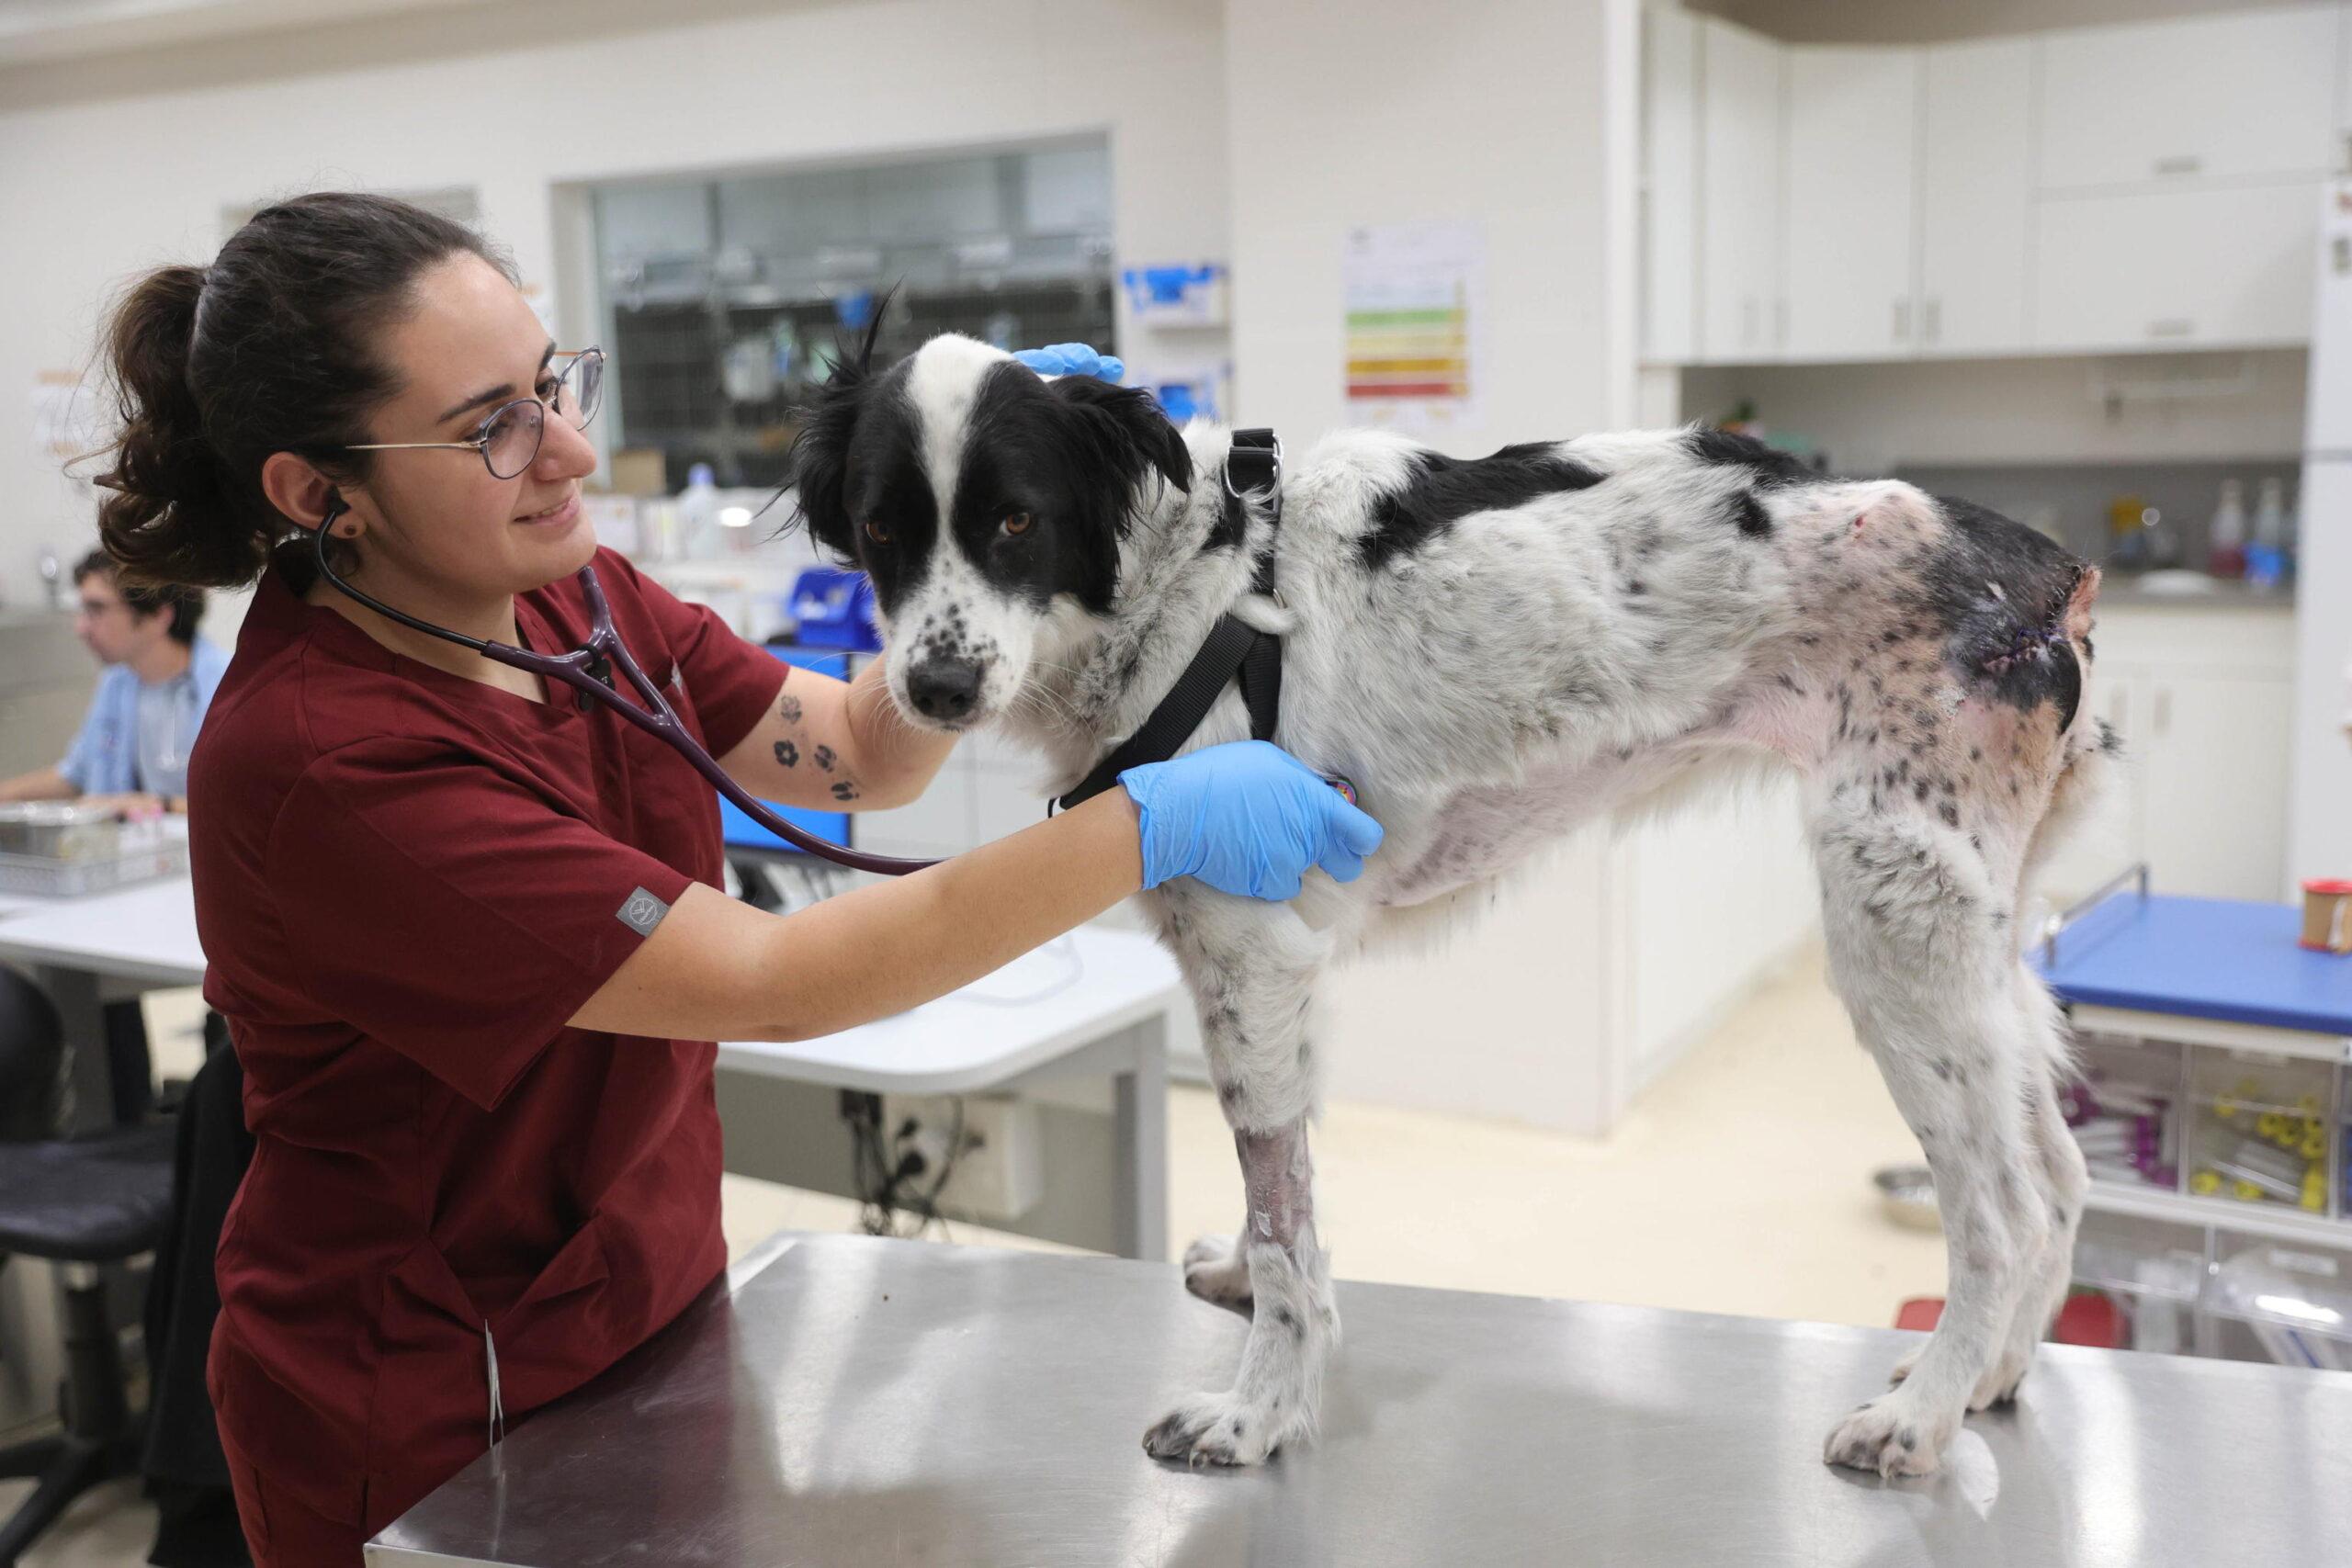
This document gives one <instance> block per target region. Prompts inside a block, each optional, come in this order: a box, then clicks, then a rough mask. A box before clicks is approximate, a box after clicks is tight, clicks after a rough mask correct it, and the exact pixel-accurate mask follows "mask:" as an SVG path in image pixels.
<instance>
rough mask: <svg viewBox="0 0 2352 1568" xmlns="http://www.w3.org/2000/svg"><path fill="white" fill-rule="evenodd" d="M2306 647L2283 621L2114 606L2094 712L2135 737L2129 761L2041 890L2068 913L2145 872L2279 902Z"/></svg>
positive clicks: (2102, 644) (2179, 888) (2280, 616)
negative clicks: (2115, 879) (2070, 905)
mask: <svg viewBox="0 0 2352 1568" xmlns="http://www.w3.org/2000/svg"><path fill="white" fill-rule="evenodd" d="M2293 637H2294V624H2293V617H2292V616H2290V615H2288V614H2286V613H2285V612H2284V611H2283V610H2282V609H2275V608H2274V609H2238V608H2231V607H2222V606H2210V605H2208V606H2179V607H2166V606H2159V605H2145V604H2131V605H2117V606H2114V607H2112V608H2102V609H2101V610H2100V612H2099V615H2098V627H2097V629H2096V630H2095V631H2094V633H2093V640H2094V642H2095V643H2096V644H2097V647H2098V664H2097V667H2096V669H2095V671H2094V673H2093V675H2092V682H2091V696H2090V705H2091V711H2092V712H2093V713H2095V714H2097V715H2098V716H2099V717H2101V718H2104V719H2106V720H2107V721H2108V723H2109V724H2111V725H2113V726H2114V727H2115V729H2116V732H2117V733H2118V734H2119V735H2120V737H2121V738H2122V741H2123V761H2122V763H2121V766H2120V770H2119V773H2120V776H2119V778H2118V780H2117V787H2116V789H2115V790H2114V792H2113V794H2112V795H2110V796H2109V798H2108V799H2107V800H2105V801H2103V802H2102V803H2101V804H2100V807H2099V809H2098V811H2097V812H2096V814H2095V815H2094V816H2093V818H2091V820H2089V821H2088V822H2086V824H2085V825H2084V826H2083V828H2082V829H2081V830H2080V831H2078V832H2077V834H2076V835H2075V837H2074V838H2073V839H2072V840H2069V841H2068V842H2067V843H2066V844H2065V845H2064V848H2063V849H2062V850H2061V851H2060V852H2058V854H2057V855H2056V856H2055V857H2054V858H2053V859H2052V863H2051V865H2050V866H2049V868H2048V869H2047V870H2046V871H2045V872H2044V874H2043V875H2042V877H2041V883H2040V890H2041V891H2042V892H2043V893H2045V894H2046V895H2048V896H2049V897H2050V898H2051V899H2052V902H2053V903H2054V904H2058V905H2064V903H2065V902H2067V901H2068V900H2069V899H2071V898H2074V897H2080V896H2081V895H2083V894H2085V893H2087V892H2088V891H2090V890H2091V889H2092V888H2093V887H2096V886H2098V885H2099V884H2100V883H2102V882H2104V881H2106V880H2107V879H2108V878H2109V877H2110V876H2112V875H2114V874H2116V873H2117V872H2119V871H2120V870H2122V869H2123V868H2124V867H2126V866H2129V865H2131V864H2133V863H2137V862H2141V861H2144V862H2146V863H2148V865H2149V867H2150V869H2151V873H2152V876H2153V880H2154V885H2155V887H2156V890H2157V891H2158V892H2162V893H2180V894H2188V895H2193V896H2197V897H2209V898H2258V899H2265V900H2270V899H2276V898H2277V897H2278V890H2279V878H2280V874H2281V868H2282V867H2283V865H2284V864H2285V861H2286V802H2287V787H2288V768H2289V741H2290V731H2291V726H2292V710H2293V669H2292V659H2293Z"/></svg>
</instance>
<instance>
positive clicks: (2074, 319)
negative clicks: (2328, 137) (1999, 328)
mask: <svg viewBox="0 0 2352 1568" xmlns="http://www.w3.org/2000/svg"><path fill="white" fill-rule="evenodd" d="M2040 217H2041V245H2040V248H2039V253H2038V259H2037V262H2036V265H2035V280H2034V335H2033V343H2034V346H2035V347H2036V348H2037V349H2040V350H2041V351H2043V352H2045V353H2052V354H2058V353H2073V354H2081V353H2093V352H2100V351H2105V350H2110V349H2132V348H2156V349H2175V348H2224V347H2226V348H2244V347H2256V346H2264V345H2280V346H2285V345H2290V344H2296V343H2301V342H2306V341H2308V340H2309V339H2310V337H2311V330H2312V297H2313V282H2314V278H2313V271H2312V269H2313V267H2314V266H2315V265H2316V264H2317V260H2318V252H2319V243H2318V238H2317V232H2318V225H2319V195H2318V191H2317V189H2316V188H2315V186H2309V185H2302V184H2289V185H2245V186H2214V187H2210V188H2207V189H2202V190H2141V191H2127V192H2121V193H2116V194H2100V195H2088V196H2064V197H2048V198H2046V199H2045V200H2043V201H2042V203H2041V214H2040Z"/></svg>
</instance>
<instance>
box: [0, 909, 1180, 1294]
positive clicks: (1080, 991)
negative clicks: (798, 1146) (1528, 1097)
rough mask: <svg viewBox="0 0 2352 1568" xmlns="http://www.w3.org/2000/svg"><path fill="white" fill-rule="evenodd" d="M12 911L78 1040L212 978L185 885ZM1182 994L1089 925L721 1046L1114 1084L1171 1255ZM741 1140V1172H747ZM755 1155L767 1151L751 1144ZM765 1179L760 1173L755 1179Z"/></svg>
mask: <svg viewBox="0 0 2352 1568" xmlns="http://www.w3.org/2000/svg"><path fill="white" fill-rule="evenodd" d="M14 902H15V903H16V905H17V908H13V910H12V909H10V908H8V907H7V906H0V961H13V962H16V963H19V964H29V965H31V966H32V967H33V968H34V969H35V971H36V972H37V975H38V976H39V978H40V981H41V984H42V985H43V986H44V987H45V988H47V989H48V991H49V992H50V995H51V998H54V999H55V1000H56V1002H57V1005H58V1010H59V1011H60V1012H61V1014H62V1015H63V1016H64V1021H65V1026H66V1038H67V1040H68V1042H69V1043H72V1044H78V1043H81V1042H85V1041H91V1042H95V1041H97V1040H99V1039H102V1038H103V1034H102V1032H101V1030H102V1025H101V1024H100V1021H99V1016H98V1014H99V1010H100V1008H101V1006H102V1005H103V1003H104V1002H105V1001H107V1000H109V999H112V998H115V997H117V996H122V995H136V994H137V993H138V992H139V991H141V990H148V989H155V988H158V987H168V986H196V985H201V984H202V983H203V980H204V949H203V947H202V945H201V944H200V943H199V942H198V941H197V937H196V904H195V898H194V895H193V892H192V890H191V887H190V885H189V882H188V879H187V877H185V876H175V877H169V878H165V879H164V880H161V881H156V882H148V883H141V884H140V885H138V886H132V887H126V888H122V889H119V890H118V891H115V892H111V893H97V894H92V895H90V896H88V897H82V898H62V899H36V900H15V901H14ZM1182 998H1183V989H1182V983H1181V980H1180V977H1179V976H1178V974H1177V970H1176V965H1175V963H1174V961H1173V960H1171V959H1170V958H1169V957H1168V955H1167V954H1166V953H1163V952H1161V951H1160V949H1159V946H1158V944H1157V943H1155V942H1152V941H1150V940H1149V939H1148V938H1146V937H1141V936H1136V935H1134V934H1132V933H1129V932H1125V931H1094V930H1087V931H1076V932H1073V933H1072V934H1071V935H1070V936H1069V937H1068V938H1065V939H1062V941H1060V942H1055V943H1052V944H1049V945H1048V946H1047V947H1046V948H1043V949H1041V950H1039V951H1038V952H1036V953H1029V954H1026V955H1024V956H1023V957H1022V958H1019V959H1016V960H1014V961H1013V962H1012V964H1007V965H1005V967H1003V968H1002V969H1000V970H998V971H997V972H996V973H995V974H993V975H990V976H987V977H986V978H984V979H981V980H979V981H977V982H975V983H974V984H973V985H971V986H969V987H966V988H965V989H963V990H961V991H958V992H956V993H955V994H953V995H951V996H947V997H943V998H940V999H939V1000H937V1001H934V1002H930V1003H927V1004H925V1005H924V1006H922V1007H919V1008H916V1009H915V1010H912V1011H910V1012H905V1013H901V1014H899V1016H898V1017H896V1018H887V1019H883V1020H881V1021H877V1022H875V1023H869V1024H865V1025H862V1026H860V1027H858V1028H856V1029H848V1030H843V1031H842V1032H840V1033H838V1034H830V1035H826V1036H825V1037H823V1038H821V1039H818V1040H805V1041H799V1042H796V1043H791V1044H773V1043H764V1042H743V1043H727V1044H722V1045H721V1046H720V1047H719V1048H718V1066H719V1068H720V1069H721V1070H722V1071H725V1072H729V1073H739V1074H746V1075H751V1076H754V1077H765V1078H788V1079H793V1080H795V1081H797V1082H801V1083H809V1084H816V1085H820V1086H822V1087H825V1088H828V1089H863V1090H866V1091H869V1092H872V1093H876V1094H899V1095H931V1094H970V1093H977V1092H981V1091H989V1092H1005V1091H1015V1090H1018V1089H1021V1088H1022V1087H1023V1085H1034V1084H1035V1083H1037V1082H1039V1081H1041V1080H1043V1079H1045V1078H1046V1077H1069V1076H1073V1075H1080V1074H1083V1075H1087V1076H1090V1077H1107V1078H1108V1079H1109V1080H1110V1082H1111V1086H1112V1104H1113V1112H1112V1114H1113V1135H1114V1160H1115V1169H1116V1171H1117V1173H1118V1174H1117V1179H1116V1181H1115V1183H1114V1191H1113V1193H1112V1195H1111V1202H1112V1204H1113V1213H1114V1221H1113V1225H1112V1228H1111V1234H1112V1235H1113V1236H1114V1237H1115V1243H1116V1250H1118V1251H1120V1252H1122V1253H1124V1254H1125V1255H1127V1256H1129V1257H1136V1258H1154V1259H1157V1258H1162V1257H1164V1256H1165V1248H1166V1245H1167V1195H1166V1181H1167V1092H1166V1085H1167V1076H1166V1075H1167V1061H1166V1050H1167V1030H1166V1027H1165V1026H1166V1021H1167V1018H1168V1014H1169V1010H1170V1009H1171V1008H1173V1007H1176V1006H1178V1005H1180V1004H1181V1003H1182ZM72 1055H73V1064H74V1066H73V1082H74V1105H75V1107H76V1109H75V1112H74V1116H73V1118H72V1125H73V1126H74V1128H76V1129H77V1130H79V1129H86V1128H89V1127H94V1126H96V1125H100V1124H102V1123H103V1121H104V1119H105V1115H106V1108H107V1106H108V1105H110V1104H111V1103H112V1101H111V1098H110V1096H109V1093H108V1085H107V1077H106V1075H107V1063H106V1053H105V1052H104V1051H103V1050H74V1051H73V1053H72ZM736 1142H737V1140H735V1139H733V1138H730V1139H729V1156H730V1157H729V1168H737V1167H736V1163H735V1159H734V1156H735V1154H736V1153H737V1150H736V1148H735V1146H734V1145H735V1144H736ZM741 1152H742V1153H743V1154H744V1155H745V1156H750V1155H752V1154H753V1153H755V1152H756V1151H754V1150H752V1149H751V1148H749V1147H746V1148H744V1149H743V1150H742V1151H741ZM751 1174H754V1175H756V1174H761V1172H759V1171H757V1170H754V1171H752V1172H751Z"/></svg>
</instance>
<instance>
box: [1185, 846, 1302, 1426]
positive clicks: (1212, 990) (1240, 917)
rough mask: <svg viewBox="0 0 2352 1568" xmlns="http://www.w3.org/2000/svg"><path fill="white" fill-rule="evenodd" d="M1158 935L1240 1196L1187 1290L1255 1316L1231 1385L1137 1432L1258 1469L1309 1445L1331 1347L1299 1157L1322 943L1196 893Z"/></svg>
mask: <svg viewBox="0 0 2352 1568" xmlns="http://www.w3.org/2000/svg"><path fill="white" fill-rule="evenodd" d="M1160 923H1161V928H1162V930H1163V931H1164V932H1165V933H1166V934H1167V936H1168V939H1169V942H1170V946H1171V947H1172V948H1173V949H1174V950H1175V952H1176V955H1177V960H1178V962H1179V964H1182V967H1183V969H1184V972H1185V975H1186V977H1187V978H1188V979H1189V980H1190V981H1191V983H1192V989H1193V997H1194V999H1195V1001H1196V1002H1197V1003H1198V1005H1199V1008H1200V1013H1201V1035H1202V1043H1203V1044H1204V1047H1205V1048H1206V1052H1207V1055H1208V1061H1209V1076H1210V1077H1211V1079H1212V1081H1213V1082H1214V1083H1215V1084H1216V1090H1217V1100H1218V1102H1219V1104H1220V1105H1222V1106H1223V1108H1224V1110H1225V1116H1226V1121H1227V1123H1228V1124H1230V1125H1231V1127H1232V1128H1233V1143H1234V1149H1235V1152H1236V1153H1237V1154H1238V1156H1240V1160H1241V1175H1242V1181H1243V1186H1244V1188H1245V1190H1246V1191H1247V1193H1248V1206H1247V1212H1246V1213H1245V1214H1244V1217H1243V1222H1242V1228H1241V1232H1240V1235H1238V1237H1236V1238H1235V1240H1234V1242H1233V1243H1232V1244H1231V1248H1230V1250H1229V1251H1225V1252H1223V1253H1221V1254H1220V1252H1219V1250H1218V1249H1217V1248H1216V1246H1215V1244H1196V1245H1195V1247H1193V1250H1192V1251H1189V1252H1187V1253H1186V1254H1185V1258H1186V1268H1185V1283H1186V1285H1187V1287H1188V1288H1190V1289H1191V1290H1193V1292H1194V1293H1196V1294H1200V1295H1204V1296H1206V1297H1207V1298H1208V1299H1210V1300H1212V1301H1216V1302H1219V1303H1221V1304H1225V1305H1241V1304H1242V1303H1250V1304H1252V1305H1254V1309H1255V1310H1254V1315H1253V1316H1252V1318H1251V1321H1250V1336H1249V1338H1248V1340H1247V1342H1246V1343H1245V1344H1244V1345H1243V1347H1242V1351H1241V1366H1240V1370H1239V1371H1238V1374H1237V1375H1236V1377H1235V1379H1234V1382H1233V1386H1232V1387H1231V1388H1230V1389H1227V1390H1226V1391H1225V1392H1223V1393H1202V1394H1194V1395H1192V1396H1189V1397H1187V1398H1184V1399H1182V1400H1179V1401H1178V1402H1177V1404H1176V1405H1175V1407H1174V1408H1173V1409H1171V1410H1170V1412H1169V1413H1168V1414H1167V1415H1166V1416H1163V1417H1162V1418H1161V1419H1160V1420H1159V1421H1158V1422H1156V1423H1155V1424H1154V1425H1153V1426H1152V1427H1151V1428H1150V1430H1149V1431H1148V1432H1146V1433H1145V1434H1144V1440H1143V1442H1144V1449H1145V1450H1146V1451H1147V1452H1148V1453H1150V1454H1151V1455H1152V1457H1154V1458H1155V1459H1164V1460H1176V1461H1183V1462H1186V1463H1191V1464H1255V1463H1257V1462H1259V1461H1261V1460H1264V1459H1266V1458H1267V1457H1268V1456H1270V1455H1272V1453H1273V1452H1274V1451H1275V1450H1278V1449H1279V1448H1281V1447H1282V1446H1283V1444H1284V1443H1286V1442H1291V1441H1303V1440H1306V1439H1308V1438H1312V1437H1313V1436H1314V1434H1315V1424H1316V1417H1317V1412H1318V1409H1319V1406H1320V1404H1321V1400H1322V1388H1323V1370H1324V1366H1325V1364H1326V1363H1327V1362H1328V1361H1329V1359H1330V1354H1331V1350H1332V1348H1333V1346H1334V1345H1335V1344H1336V1343H1337V1342H1338V1338H1339V1328H1340V1320H1339V1314H1338V1313H1337V1311H1336V1310H1335V1309H1334V1307H1333V1305H1332V1297H1331V1274H1330V1263H1329V1258H1328V1256H1327V1255H1326V1254H1325V1253H1324V1251H1323V1248H1322V1247H1321V1245H1320V1243H1319V1241H1318V1240H1317V1235H1316V1228H1315V1190H1314V1168H1313V1165H1312V1162H1311V1160H1310V1159H1309V1156H1308V1153H1307V1120H1308V1116H1309V1114H1310V1112H1311V1111H1312V1110H1313V1108H1314V1099H1315V1095H1314V1079H1315V1075H1314V1062H1313V1055H1312V1043H1311V1042H1310V1040H1309V1038H1308V1033H1307V1024H1308V1018H1309V1014H1310V1011H1311V1000H1312V997H1313V987H1314V982H1315V978H1316V976H1317V973H1318V972H1319V970H1320V968H1321V966H1322V963H1323V959H1324V956H1325V953H1326V952H1327V950H1328V944H1327V942H1325V941H1324V939H1323V938H1321V937H1320V936H1318V935H1317V934H1316V933H1315V932H1313V931H1309V930H1308V929H1307V927H1306V923H1305V922H1304V921H1303V920H1301V919H1299V918H1298V916H1297V915H1296V914H1295V912H1293V911H1291V910H1290V909H1287V908H1280V907H1266V906H1251V905H1246V904H1243V903H1241V902H1240V901H1238V900H1234V899H1227V898H1224V897H1218V896H1216V895H1211V894H1206V893H1201V894H1193V893H1191V892H1189V891H1182V892H1175V893H1173V894H1171V896H1170V897H1169V898H1168V899H1167V900H1166V901H1165V902H1164V903H1163V905H1162V909H1161V920H1160Z"/></svg>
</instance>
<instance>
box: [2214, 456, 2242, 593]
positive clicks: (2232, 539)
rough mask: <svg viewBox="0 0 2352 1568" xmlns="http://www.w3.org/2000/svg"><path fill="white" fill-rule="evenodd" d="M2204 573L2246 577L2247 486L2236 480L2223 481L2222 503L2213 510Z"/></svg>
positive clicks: (2217, 575) (2216, 575)
mask: <svg viewBox="0 0 2352 1568" xmlns="http://www.w3.org/2000/svg"><path fill="white" fill-rule="evenodd" d="M2205 570H2206V571H2207V572H2209V573H2210V574H2211V575H2212V576H2215V577H2225V578H2236V577H2244V576H2245V485H2244V484H2242V483H2241V482H2239V481H2238V480H2236V479H2223V480H2222V503H2221V505H2219V506H2217V507H2215V508H2214V509H2213V527H2212V531H2211V534H2210V535H2209V536H2207V543H2206V547H2205Z"/></svg>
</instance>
